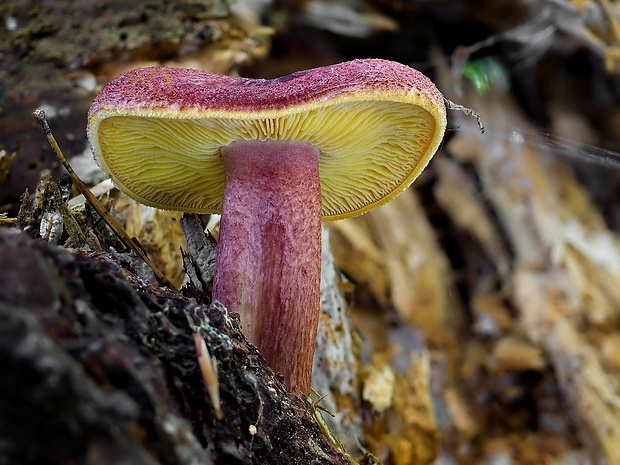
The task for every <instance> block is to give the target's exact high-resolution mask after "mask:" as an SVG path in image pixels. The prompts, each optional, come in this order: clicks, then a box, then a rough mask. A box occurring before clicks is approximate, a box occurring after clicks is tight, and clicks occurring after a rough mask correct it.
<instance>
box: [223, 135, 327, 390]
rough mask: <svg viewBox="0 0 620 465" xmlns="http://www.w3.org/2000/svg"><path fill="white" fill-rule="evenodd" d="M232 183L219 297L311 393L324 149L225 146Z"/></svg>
mask: <svg viewBox="0 0 620 465" xmlns="http://www.w3.org/2000/svg"><path fill="white" fill-rule="evenodd" d="M222 156H223V159H224V165H225V169H226V185H225V189H224V198H223V201H222V220H221V223H220V241H219V245H218V257H217V262H216V268H215V278H214V282H213V299H214V300H219V301H220V302H222V303H223V304H224V305H226V307H227V308H228V309H229V310H231V311H234V312H238V313H239V314H240V315H241V324H242V328H243V331H244V333H245V335H246V337H247V338H248V340H249V341H250V342H252V343H253V344H254V345H255V346H256V347H257V348H258V349H259V351H260V352H261V354H262V355H263V356H264V357H265V360H266V361H267V365H268V366H269V367H270V368H272V369H273V370H275V371H276V372H279V373H281V374H282V375H283V376H284V379H285V381H286V383H287V385H288V387H289V389H290V390H291V391H293V392H298V391H301V392H303V393H304V394H308V393H309V391H310V379H311V375H312V358H313V356H314V345H315V340H316V332H317V326H318V320H319V314H320V279H321V269H320V268H321V187H320V182H319V150H318V149H317V148H316V147H314V146H313V145H311V144H309V143H306V142H292V141H275V140H267V141H257V140H250V141H237V142H233V143H231V144H230V145H228V146H226V147H222Z"/></svg>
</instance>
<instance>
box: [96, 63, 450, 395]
mask: <svg viewBox="0 0 620 465" xmlns="http://www.w3.org/2000/svg"><path fill="white" fill-rule="evenodd" d="M445 126H446V112H445V105H444V100H443V96H442V95H441V93H440V92H439V91H438V90H437V88H436V87H435V86H434V85H433V83H432V82H431V81H430V80H429V79H428V78H427V77H425V76H424V75H422V74H421V73H420V72H418V71H416V70H414V69H412V68H409V67H408V66H405V65H402V64H399V63H395V62H391V61H386V60H379V59H365V60H353V61H349V62H345V63H340V64H335V65H332V66H325V67H322V68H315V69H310V70H307V71H301V72H296V73H293V74H290V75H288V76H284V77H281V78H277V79H273V80H265V79H248V78H240V77H231V76H223V75H217V74H212V73H209V72H205V71H199V70H193V69H180V68H167V67H152V68H142V69H135V70H132V71H129V72H127V73H125V74H122V75H121V76H119V77H117V78H116V79H114V80H112V81H111V82H110V83H108V84H107V85H106V86H105V88H104V89H103V90H102V92H101V93H100V94H99V95H98V96H97V98H96V99H95V101H94V102H93V104H92V106H91V108H90V111H89V117H88V136H89V139H90V143H91V146H92V151H93V153H94V156H95V158H96V160H97V161H98V163H99V165H100V166H101V168H102V169H103V170H104V171H105V172H106V173H107V174H108V175H109V176H110V177H111V178H112V180H113V181H114V183H115V184H116V186H117V187H119V188H120V190H122V191H123V192H125V193H126V194H127V195H129V196H130V197H132V198H134V199H135V200H137V201H138V202H141V203H144V204H146V205H150V206H153V207H157V208H163V209H170V210H181V211H185V212H193V213H221V215H222V219H221V226H220V236H219V244H218V257H217V262H216V271H215V278H214V283H213V299H214V300H219V301H220V302H222V303H223V304H224V305H225V306H226V307H227V308H228V309H229V310H231V311H234V312H238V313H239V314H240V317H241V325H242V329H243V331H244V333H245V334H246V337H247V338H248V339H249V341H250V342H252V343H253V344H254V345H255V346H256V347H257V348H258V349H259V351H260V352H261V353H262V355H263V356H264V357H265V359H266V361H267V364H268V365H269V366H270V367H271V368H272V369H274V370H275V371H277V372H280V373H281V374H282V375H283V377H284V379H285V381H286V383H287V384H288V387H289V389H290V390H291V391H293V392H298V391H301V392H303V393H305V394H308V392H309V390H310V378H311V373H312V359H313V355H314V345H315V339H316V332H317V326H318V319H319V316H320V266H321V265H320V264H321V256H320V255H321V220H337V219H341V218H348V217H352V216H355V215H359V214H362V213H365V212H367V211H369V210H371V209H372V208H375V207H376V206H378V205H381V204H383V203H385V202H387V201H389V200H391V199H392V198H394V197H395V196H396V195H398V194H399V193H401V192H402V191H403V190H404V189H405V188H406V187H408V186H409V185H410V184H411V182H413V180H414V179H415V178H416V177H417V176H418V175H419V174H420V172H421V171H422V170H423V169H424V167H425V166H426V164H427V163H428V162H429V160H430V158H431V157H432V156H433V154H434V153H435V151H436V150H437V148H438V146H439V144H440V142H441V140H442V137H443V133H444V130H445Z"/></svg>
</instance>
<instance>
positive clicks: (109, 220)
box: [32, 109, 175, 289]
mask: <svg viewBox="0 0 620 465" xmlns="http://www.w3.org/2000/svg"><path fill="white" fill-rule="evenodd" d="M32 115H33V116H34V119H35V120H36V121H37V123H39V124H40V125H41V128H42V129H43V134H45V136H46V137H47V141H48V142H49V144H50V145H51V147H52V150H53V151H54V153H55V154H56V157H58V160H60V163H62V165H63V166H64V167H65V169H66V170H67V172H68V173H69V176H71V179H72V180H73V182H74V183H75V185H76V186H77V187H78V189H79V190H80V192H81V193H82V195H83V196H84V197H85V198H86V201H87V202H88V203H89V204H90V205H91V206H92V207H93V208H94V209H95V211H96V212H97V213H98V214H99V216H100V217H101V218H102V219H103V221H105V223H106V224H107V225H108V226H109V227H110V229H112V231H113V232H114V234H116V237H118V239H119V240H120V241H121V242H122V243H123V244H124V245H125V247H127V248H129V249H131V250H133V251H134V252H135V253H136V254H138V256H139V257H140V258H141V259H142V260H144V262H145V263H146V264H147V265H148V266H149V267H150V268H151V270H153V273H155V276H156V277H157V280H158V281H159V282H160V283H161V284H163V285H164V286H167V287H169V288H170V289H175V287H174V285H173V284H172V283H171V282H170V281H169V280H168V278H166V276H164V274H163V273H162V272H161V271H160V270H159V269H158V268H157V267H156V266H155V264H154V263H153V262H152V261H151V259H150V258H149V257H148V255H147V254H146V252H144V249H142V246H141V245H140V243H139V242H138V240H137V239H135V238H132V237H129V235H128V234H127V233H126V232H125V230H124V229H123V227H122V226H121V225H120V224H119V222H118V221H116V218H114V217H113V216H112V215H111V214H110V213H109V212H108V211H107V210H106V209H105V207H104V206H103V205H102V204H101V202H99V200H98V199H97V197H95V196H94V195H93V193H92V192H91V191H90V189H89V188H88V187H87V186H86V184H84V183H83V182H82V180H81V179H80V178H79V177H78V175H77V174H76V173H75V171H73V168H72V167H71V165H70V164H69V162H68V161H67V159H66V158H65V156H64V154H63V153H62V150H60V147H59V146H58V143H57V142H56V139H55V138H54V136H53V135H52V131H51V129H50V126H49V124H48V123H47V120H46V119H45V112H44V111H43V110H42V109H38V110H35V111H34V112H33V113H32Z"/></svg>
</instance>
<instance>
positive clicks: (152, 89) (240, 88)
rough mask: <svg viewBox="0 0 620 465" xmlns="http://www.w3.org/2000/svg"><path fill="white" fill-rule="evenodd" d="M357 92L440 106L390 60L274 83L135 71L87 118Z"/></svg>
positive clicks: (429, 89)
mask: <svg viewBox="0 0 620 465" xmlns="http://www.w3.org/2000/svg"><path fill="white" fill-rule="evenodd" d="M222 88H226V92H222ZM358 92H370V93H374V92H376V93H391V94H400V95H416V94H417V95H420V96H421V95H424V96H425V99H427V100H428V101H429V103H430V104H431V105H436V106H438V107H439V106H443V96H442V95H441V93H440V92H439V91H438V90H437V88H436V87H435V85H434V84H433V83H432V82H431V81H430V80H429V79H428V78H427V77H426V76H424V75H423V74H421V73H420V72H419V71H417V70H415V69H413V68H410V67H408V66H405V65H402V64H400V63H395V62H392V61H387V60H380V59H365V60H353V61H348V62H345V63H338V64H335V65H332V66H325V67H322V68H314V69H310V70H306V71H300V72H297V73H293V74H289V75H288V76H284V77H281V78H277V79H248V78H240V77H232V76H223V75H219V74H213V73H209V72H207V71H200V70H196V69H185V68H166V67H153V68H140V69H135V70H132V71H129V72H127V73H125V74H122V75H121V76H119V77H117V78H116V79H114V80H112V81H110V82H109V83H108V84H107V85H106V86H105V88H104V89H103V91H102V92H101V93H100V94H99V95H98V96H97V98H96V99H95V101H94V102H93V105H92V106H91V108H90V112H89V116H90V115H93V114H94V113H96V112H98V111H100V110H102V109H106V108H108V109H109V108H114V109H130V108H152V109H157V108H167V107H175V108H195V109H201V108H209V110H210V111H218V110H220V111H226V112H230V111H243V112H248V111H249V112H251V111H254V110H255V111H265V110H280V109H284V108H288V107H292V106H295V105H300V104H304V103H309V102H312V101H320V100H327V99H330V98H334V97H338V96H340V95H343V94H351V93H358Z"/></svg>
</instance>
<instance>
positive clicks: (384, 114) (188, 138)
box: [88, 59, 446, 220]
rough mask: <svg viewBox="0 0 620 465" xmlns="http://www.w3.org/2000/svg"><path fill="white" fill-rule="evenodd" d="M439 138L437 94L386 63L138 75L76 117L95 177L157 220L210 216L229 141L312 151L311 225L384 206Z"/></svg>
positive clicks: (441, 111) (114, 85) (127, 76)
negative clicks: (317, 216) (317, 187)
mask: <svg viewBox="0 0 620 465" xmlns="http://www.w3.org/2000/svg"><path fill="white" fill-rule="evenodd" d="M445 127H446V110H445V105H444V100H443V96H442V94H441V93H440V92H439V91H438V90H437V88H436V87H435V85H434V84H433V83H432V82H431V81H430V80H429V79H428V78H427V77H426V76H424V75H423V74H421V73H420V72H418V71H416V70H415V69H412V68H410V67H408V66H405V65H402V64H400V63H395V62H392V61H387V60H379V59H365V60H353V61H349V62H345V63H339V64H336V65H332V66H325V67H322V68H315V69H310V70H307V71H300V72H296V73H293V74H290V75H288V76H284V77H281V78H277V79H271V80H266V79H248V78H240V77H232V76H225V75H219V74H213V73H209V72H206V71H200V70H195V69H184V68H167V67H152V68H139V69H134V70H132V71H129V72H127V73H124V74H122V75H120V76H118V77H117V78H115V79H114V80H112V81H110V82H109V83H108V84H107V85H106V86H105V87H104V89H103V90H102V91H101V93H100V94H99V95H98V96H97V97H96V99H95V101H94V102H93V104H92V106H91V108H90V111H89V114H88V137H89V140H90V143H91V148H92V151H93V154H94V156H95V158H96V160H97V162H98V163H99V165H100V166H101V168H102V169H103V170H104V171H105V172H106V173H107V174H108V175H109V176H110V177H111V178H112V180H113V181H114V183H115V184H116V185H117V186H118V187H119V188H120V189H121V190H122V191H123V192H125V193H126V194H128V195H129V196H130V197H133V198H134V199H136V200H137V201H139V202H141V203H144V204H146V205H150V206H153V207H157V208H162V209H168V210H181V211H186V212H193V213H219V212H220V211H221V205H222V197H223V193H224V183H225V172H224V164H223V160H222V156H221V152H220V149H221V147H223V146H226V145H228V144H230V143H232V142H234V141H236V140H252V139H255V140H298V141H303V142H309V143H311V144H313V145H314V146H316V147H317V148H318V149H319V150H320V153H321V155H320V160H319V172H320V182H321V194H322V206H323V219H324V220H334V219H340V218H346V217H350V216H354V215H358V214H361V213H364V212H367V211H368V210H370V209H372V208H374V207H376V206H378V205H380V204H382V203H385V202H387V201H389V200H391V199H392V198H394V197H395V196H396V195H398V194H399V193H400V192H402V191H403V190H404V189H405V188H406V187H408V186H409V185H410V184H411V183H412V182H413V180H414V179H415V178H416V177H417V176H418V175H419V174H420V172H421V171H422V170H423V169H424V167H425V166H426V165H427V163H428V162H429V160H430V158H431V157H432V156H433V154H434V153H435V151H436V150H437V148H438V146H439V144H440V143H441V140H442V138H443V134H444V130H445Z"/></svg>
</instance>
